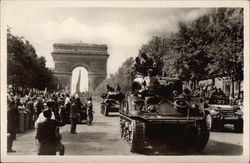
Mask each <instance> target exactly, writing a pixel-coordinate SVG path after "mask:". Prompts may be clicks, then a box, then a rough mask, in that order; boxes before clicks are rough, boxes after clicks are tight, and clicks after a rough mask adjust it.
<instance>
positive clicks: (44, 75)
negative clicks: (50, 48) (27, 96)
mask: <svg viewBox="0 0 250 163" xmlns="http://www.w3.org/2000/svg"><path fill="white" fill-rule="evenodd" d="M45 65H46V59H45V58H44V57H38V56H37V54H36V50H35V48H34V47H33V45H32V44H30V43H29V41H27V40H26V41H25V40H24V39H23V37H19V36H15V35H13V34H12V33H11V30H10V28H8V30H7V75H8V77H7V80H8V81H7V82H8V84H11V85H12V86H13V87H14V89H17V88H19V87H21V88H36V89H38V90H44V89H45V87H47V89H48V90H52V89H55V88H56V85H57V84H56V83H57V82H56V81H57V79H56V78H55V77H54V76H53V73H52V71H51V70H50V69H49V68H47V67H45Z"/></svg>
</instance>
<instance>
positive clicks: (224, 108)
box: [205, 104, 243, 132]
mask: <svg viewBox="0 0 250 163" xmlns="http://www.w3.org/2000/svg"><path fill="white" fill-rule="evenodd" d="M205 110H206V111H207V112H208V113H209V114H210V116H211V122H210V123H211V130H222V129H223V127H224V125H225V124H233V125H234V131H235V132H243V110H242V106H234V105H221V104H208V108H205Z"/></svg>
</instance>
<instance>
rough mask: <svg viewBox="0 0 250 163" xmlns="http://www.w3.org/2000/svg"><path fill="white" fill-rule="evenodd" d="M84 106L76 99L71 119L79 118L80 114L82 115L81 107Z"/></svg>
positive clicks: (72, 107)
mask: <svg viewBox="0 0 250 163" xmlns="http://www.w3.org/2000/svg"><path fill="white" fill-rule="evenodd" d="M82 106H83V104H82V103H81V101H80V99H79V98H78V99H76V100H75V102H74V103H73V104H72V106H71V110H70V118H78V113H80V110H81V107H82Z"/></svg>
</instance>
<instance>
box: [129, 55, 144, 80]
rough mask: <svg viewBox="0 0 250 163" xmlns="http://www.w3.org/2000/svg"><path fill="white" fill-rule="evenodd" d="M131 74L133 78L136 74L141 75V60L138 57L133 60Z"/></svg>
mask: <svg viewBox="0 0 250 163" xmlns="http://www.w3.org/2000/svg"><path fill="white" fill-rule="evenodd" d="M131 68H132V70H133V71H132V73H133V76H134V75H136V74H142V73H143V68H142V64H141V60H140V57H136V58H135V63H134V64H133V65H132V67H131Z"/></svg>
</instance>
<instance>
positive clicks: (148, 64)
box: [141, 53, 155, 75]
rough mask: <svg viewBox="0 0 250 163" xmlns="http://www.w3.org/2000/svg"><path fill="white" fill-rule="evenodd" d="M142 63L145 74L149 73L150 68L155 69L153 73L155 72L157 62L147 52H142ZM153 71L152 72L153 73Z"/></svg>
mask: <svg viewBox="0 0 250 163" xmlns="http://www.w3.org/2000/svg"><path fill="white" fill-rule="evenodd" d="M141 65H142V68H143V69H142V72H143V74H145V75H147V70H148V69H153V73H154V72H155V69H154V67H155V62H154V59H153V58H152V57H149V56H148V55H147V54H146V53H142V54H141ZM153 73H152V74H153Z"/></svg>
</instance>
